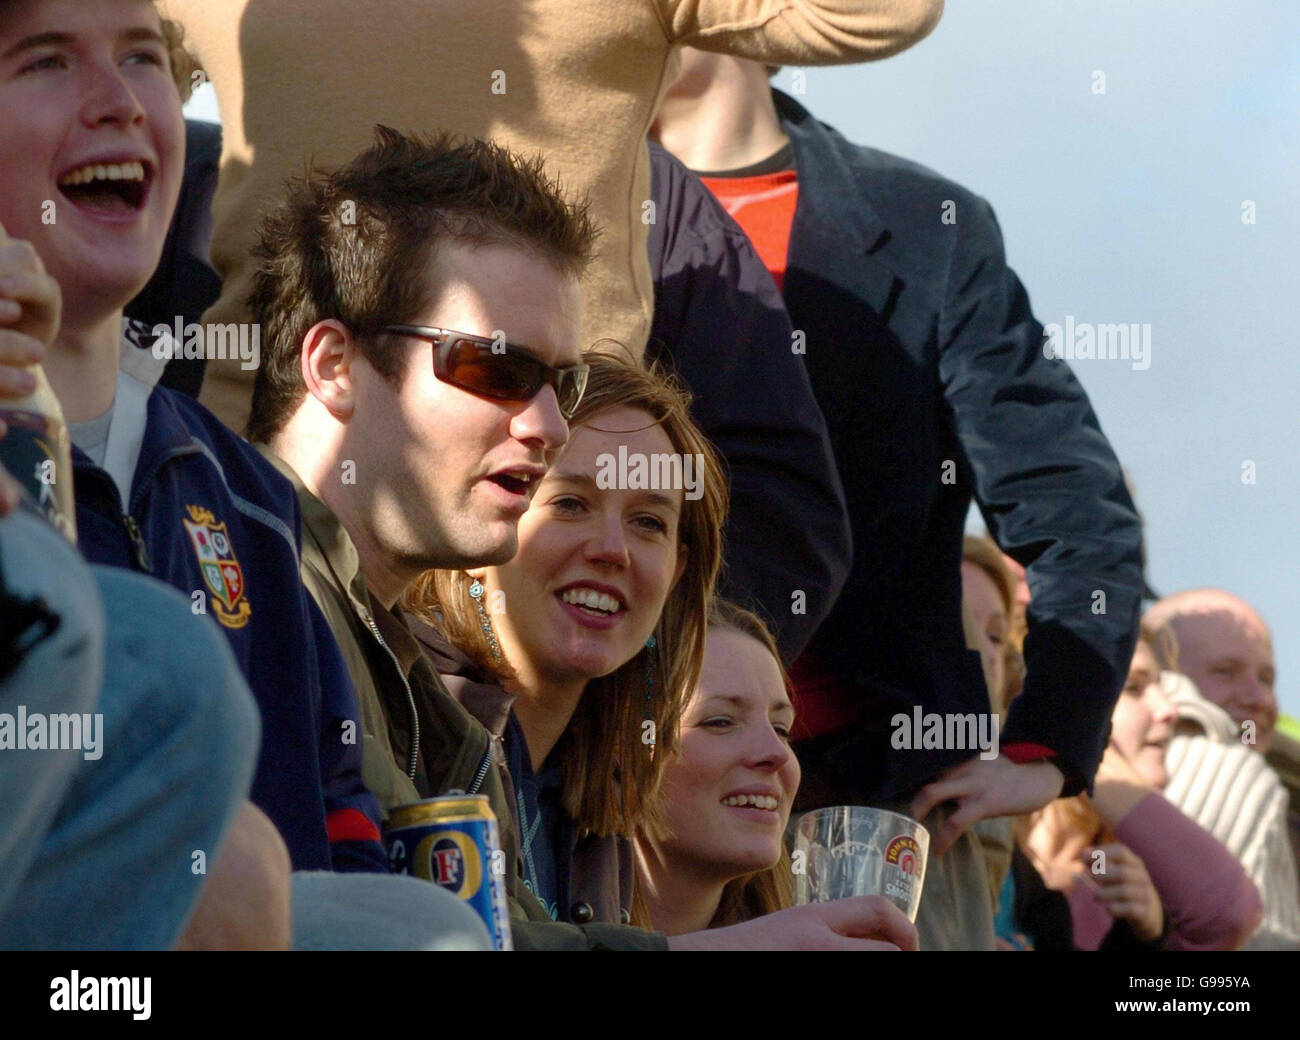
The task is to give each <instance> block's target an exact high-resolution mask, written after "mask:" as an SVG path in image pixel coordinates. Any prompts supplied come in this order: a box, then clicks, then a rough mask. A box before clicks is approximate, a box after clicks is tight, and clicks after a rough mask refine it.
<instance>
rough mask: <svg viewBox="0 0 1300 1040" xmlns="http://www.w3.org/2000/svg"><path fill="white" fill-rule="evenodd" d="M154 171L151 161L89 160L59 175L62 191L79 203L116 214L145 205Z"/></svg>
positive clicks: (126, 212)
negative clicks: (118, 161)
mask: <svg viewBox="0 0 1300 1040" xmlns="http://www.w3.org/2000/svg"><path fill="white" fill-rule="evenodd" d="M152 176H153V172H152V170H151V169H150V168H149V166H148V164H147V163H144V162H140V161H131V162H122V163H87V164H86V165H85V166H79V167H78V168H77V169H75V170H69V171H68V172H67V173H65V174H64V175H63V176H62V177H60V178H59V191H61V192H62V193H63V194H64V195H66V196H67V197H68V199H70V200H71V201H72V202H73V203H75V204H76V205H77V206H80V207H82V208H83V209H90V210H96V211H98V212H101V213H108V214H113V215H119V214H128V213H136V212H138V211H139V210H140V209H141V208H142V207H143V206H144V200H145V198H146V197H147V196H148V193H149V182H150V180H151V179H152Z"/></svg>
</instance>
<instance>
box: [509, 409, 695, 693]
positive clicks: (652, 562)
mask: <svg viewBox="0 0 1300 1040" xmlns="http://www.w3.org/2000/svg"><path fill="white" fill-rule="evenodd" d="M620 448H623V449H624V450H625V451H626V456H627V458H629V459H632V458H634V457H635V456H637V455H638V454H641V455H645V456H647V457H652V456H655V455H662V454H668V453H672V452H673V450H674V449H673V446H672V443H671V442H670V441H669V439H668V435H667V434H666V433H664V431H663V430H662V428H660V426H658V425H657V424H656V423H655V422H654V420H653V418H652V417H651V416H650V415H649V414H648V413H647V412H644V411H642V410H640V409H638V408H629V407H617V408H610V409H608V410H606V411H604V412H600V413H599V414H597V415H595V416H593V417H592V418H591V419H589V420H588V421H587V422H586V423H585V424H583V425H581V426H576V427H574V428H573V430H572V431H571V433H570V436H569V441H568V444H567V445H566V446H565V448H564V450H563V451H562V452H561V453H560V456H559V458H558V459H557V460H556V461H555V463H554V465H552V467H551V469H550V471H549V472H548V473H547V474H546V476H545V478H544V479H543V480H542V481H541V484H540V485H539V486H538V488H537V491H536V493H535V494H534V496H533V501H532V504H531V506H530V507H529V509H528V511H527V512H526V513H525V514H524V515H523V517H522V518H521V519H520V521H519V551H518V553H517V554H516V555H515V557H514V558H513V559H512V560H511V561H510V562H509V563H505V564H502V565H500V566H497V567H491V568H488V569H487V570H486V571H484V572H483V583H484V585H485V586H486V587H487V589H488V597H489V599H488V602H489V604H492V605H493V606H495V605H497V603H501V605H502V606H503V607H504V610H502V611H501V612H499V613H494V615H493V617H492V623H493V626H494V627H495V629H496V633H497V638H498V640H499V641H500V643H501V649H502V651H503V653H504V654H505V656H506V659H507V660H508V661H509V662H510V663H511V665H513V666H514V668H515V670H516V671H517V672H518V673H519V675H520V677H521V678H525V677H527V676H530V675H531V676H537V677H539V678H542V679H543V680H545V681H550V682H559V683H564V684H572V683H577V682H585V681H587V680H589V679H592V678H595V677H597V676H602V675H608V674H609V673H610V672H613V671H615V670H616V669H618V668H619V667H621V666H622V665H623V664H625V663H627V662H628V661H630V660H631V659H632V658H633V657H635V656H636V655H637V654H638V653H639V652H640V651H641V649H642V648H643V647H644V646H645V643H646V640H647V638H648V637H649V636H650V634H651V633H652V632H653V631H654V628H655V625H656V624H657V623H658V621H659V616H660V614H661V613H662V612H663V608H664V604H665V602H667V599H668V595H669V593H670V592H671V591H672V588H673V585H674V584H675V583H676V582H677V579H678V578H680V577H681V574H682V571H683V569H684V568H685V565H686V549H685V547H684V546H682V545H681V544H680V524H681V513H682V505H683V498H684V494H683V491H682V489H680V488H675V489H666V490H655V489H644V488H623V487H602V486H601V485H602V484H608V483H610V481H608V480H605V479H598V478H600V477H601V475H602V474H603V473H608V472H609V459H610V458H614V459H617V458H618V457H619V449H620ZM496 593H502V594H504V601H503V602H501V601H500V600H495V598H494V594H496Z"/></svg>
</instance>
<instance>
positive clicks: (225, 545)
mask: <svg viewBox="0 0 1300 1040" xmlns="http://www.w3.org/2000/svg"><path fill="white" fill-rule="evenodd" d="M185 508H186V511H187V512H188V513H189V514H190V518H189V519H188V520H186V519H183V518H182V520H181V523H182V524H184V525H185V533H186V534H188V535H189V536H190V544H191V545H192V546H194V555H195V556H197V557H198V559H199V570H201V571H202V572H203V581H204V583H205V584H206V585H207V586H208V591H209V592H211V593H212V608H213V613H214V614H216V616H217V620H218V621H220V622H221V623H222V624H223V625H225V626H226V627H227V628H243V627H244V626H245V625H246V624H248V618H249V615H250V614H251V613H252V608H251V607H250V606H249V605H248V600H246V599H244V569H243V568H242V567H241V566H240V565H239V561H238V560H237V559H235V550H234V548H233V547H232V546H231V544H230V536H229V534H228V533H227V531H226V525H225V524H224V523H220V524H219V523H217V518H216V517H215V516H213V515H212V512H211V510H208V509H204V508H203V507H202V506H186V507H185Z"/></svg>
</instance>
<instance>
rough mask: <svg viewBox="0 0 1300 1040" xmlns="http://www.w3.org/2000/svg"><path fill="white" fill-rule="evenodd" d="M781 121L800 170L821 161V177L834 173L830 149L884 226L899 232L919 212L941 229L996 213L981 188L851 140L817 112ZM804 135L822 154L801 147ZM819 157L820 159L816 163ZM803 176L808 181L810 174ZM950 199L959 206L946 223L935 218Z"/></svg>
mask: <svg viewBox="0 0 1300 1040" xmlns="http://www.w3.org/2000/svg"><path fill="white" fill-rule="evenodd" d="M782 122H783V124H784V126H785V129H786V131H787V133H788V134H789V135H790V137H791V140H792V141H793V142H794V145H795V150H796V155H797V156H798V160H799V163H800V166H801V168H803V169H806V168H807V164H808V163H810V162H816V163H817V169H816V175H817V176H819V177H824V176H827V175H834V170H833V169H831V168H830V167H831V166H832V165H833V164H831V163H828V162H826V161H825V160H826V156H827V150H829V153H830V154H831V155H833V156H834V157H835V158H836V159H837V160H838V162H839V163H842V164H843V166H842V169H843V170H844V171H846V172H847V173H848V175H849V176H850V177H852V179H853V181H854V186H855V189H856V191H857V192H858V194H859V197H860V198H861V197H863V196H865V198H866V200H867V201H868V202H869V203H870V204H871V206H872V207H873V208H874V209H875V210H876V212H877V213H878V214H879V215H880V217H881V219H882V220H883V222H884V224H885V226H886V227H889V228H890V229H891V231H893V232H894V233H897V231H898V223H899V221H900V220H902V219H912V218H914V217H915V216H916V215H917V214H918V213H920V214H923V215H924V216H925V217H926V218H927V219H926V220H925V221H924V222H923V223H921V224H920V225H918V226H921V227H931V226H933V227H935V228H938V229H941V230H942V229H946V228H948V227H951V226H953V225H955V224H956V225H959V222H960V220H961V219H962V218H963V217H969V216H971V215H974V216H976V217H977V218H979V219H987V217H988V216H989V215H991V213H992V207H991V206H990V205H989V203H988V201H987V200H986V199H985V198H984V197H983V196H982V195H980V194H979V193H978V192H977V191H975V190H973V189H971V188H968V187H966V186H965V185H964V184H961V183H959V182H957V181H955V180H953V179H952V178H951V177H948V176H946V175H944V174H942V173H940V172H939V171H938V170H935V169H934V168H932V167H930V166H926V165H925V164H924V163H921V162H917V161H916V160H915V159H908V158H906V157H905V156H901V155H896V154H894V153H893V152H887V151H884V150H883V149H880V148H874V147H872V146H871V145H865V144H858V143H855V142H853V141H850V140H849V139H848V138H846V137H845V136H844V135H843V134H842V133H841V132H840V131H839V130H837V129H836V128H835V127H833V126H830V125H829V124H826V123H823V122H820V121H819V120H817V118H816V117H815V116H811V115H807V116H806V118H804V117H800V118H798V119H791V118H790V117H789V116H784V117H783V120H782ZM801 139H802V140H803V141H809V140H815V141H816V142H817V144H818V145H819V147H818V149H817V155H811V154H810V150H809V149H808V148H807V147H806V146H805V147H803V148H801V147H800V145H801ZM818 156H820V158H821V159H822V161H821V162H818V161H817V159H818ZM801 179H803V180H806V179H807V178H806V175H805V176H803V177H801ZM847 201H848V200H845V202H847ZM946 202H952V203H953V204H955V211H954V212H953V214H952V217H951V218H949V219H948V220H947V221H946V222H945V221H944V220H943V219H932V218H935V217H936V216H937V217H939V218H942V217H943V213H942V211H941V209H940V207H941V206H942V205H943V204H944V203H946ZM971 211H973V214H972V212H971Z"/></svg>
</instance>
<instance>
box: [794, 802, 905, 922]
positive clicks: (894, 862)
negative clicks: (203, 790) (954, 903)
mask: <svg viewBox="0 0 1300 1040" xmlns="http://www.w3.org/2000/svg"><path fill="white" fill-rule="evenodd" d="M929 852H930V832H929V831H927V830H926V829H925V828H924V827H922V826H921V825H920V824H919V823H917V822H916V821H915V820H913V819H911V818H909V817H907V816H901V815H899V814H898V813H892V812H886V811H885V810H884V809H868V808H866V807H865V806H860V805H837V806H833V807H831V808H829V809H817V810H815V811H814V812H810V813H805V814H804V815H803V816H801V817H800V818H799V822H798V824H797V825H796V827H795V841H794V852H793V855H792V857H791V858H792V860H793V866H794V899H795V902H796V903H798V904H804V903H829V902H830V901H831V900H834V899H845V898H848V897H849V896H884V897H885V898H886V899H888V900H889V901H890V902H891V903H893V904H894V905H895V906H896V907H898V908H899V909H900V910H902V911H903V913H905V914H907V917H908V920H910V921H912V922H915V921H916V911H917V908H918V907H919V906H920V905H921V887H922V886H923V885H924V884H925V864H926V858H927V856H928V855H929Z"/></svg>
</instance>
